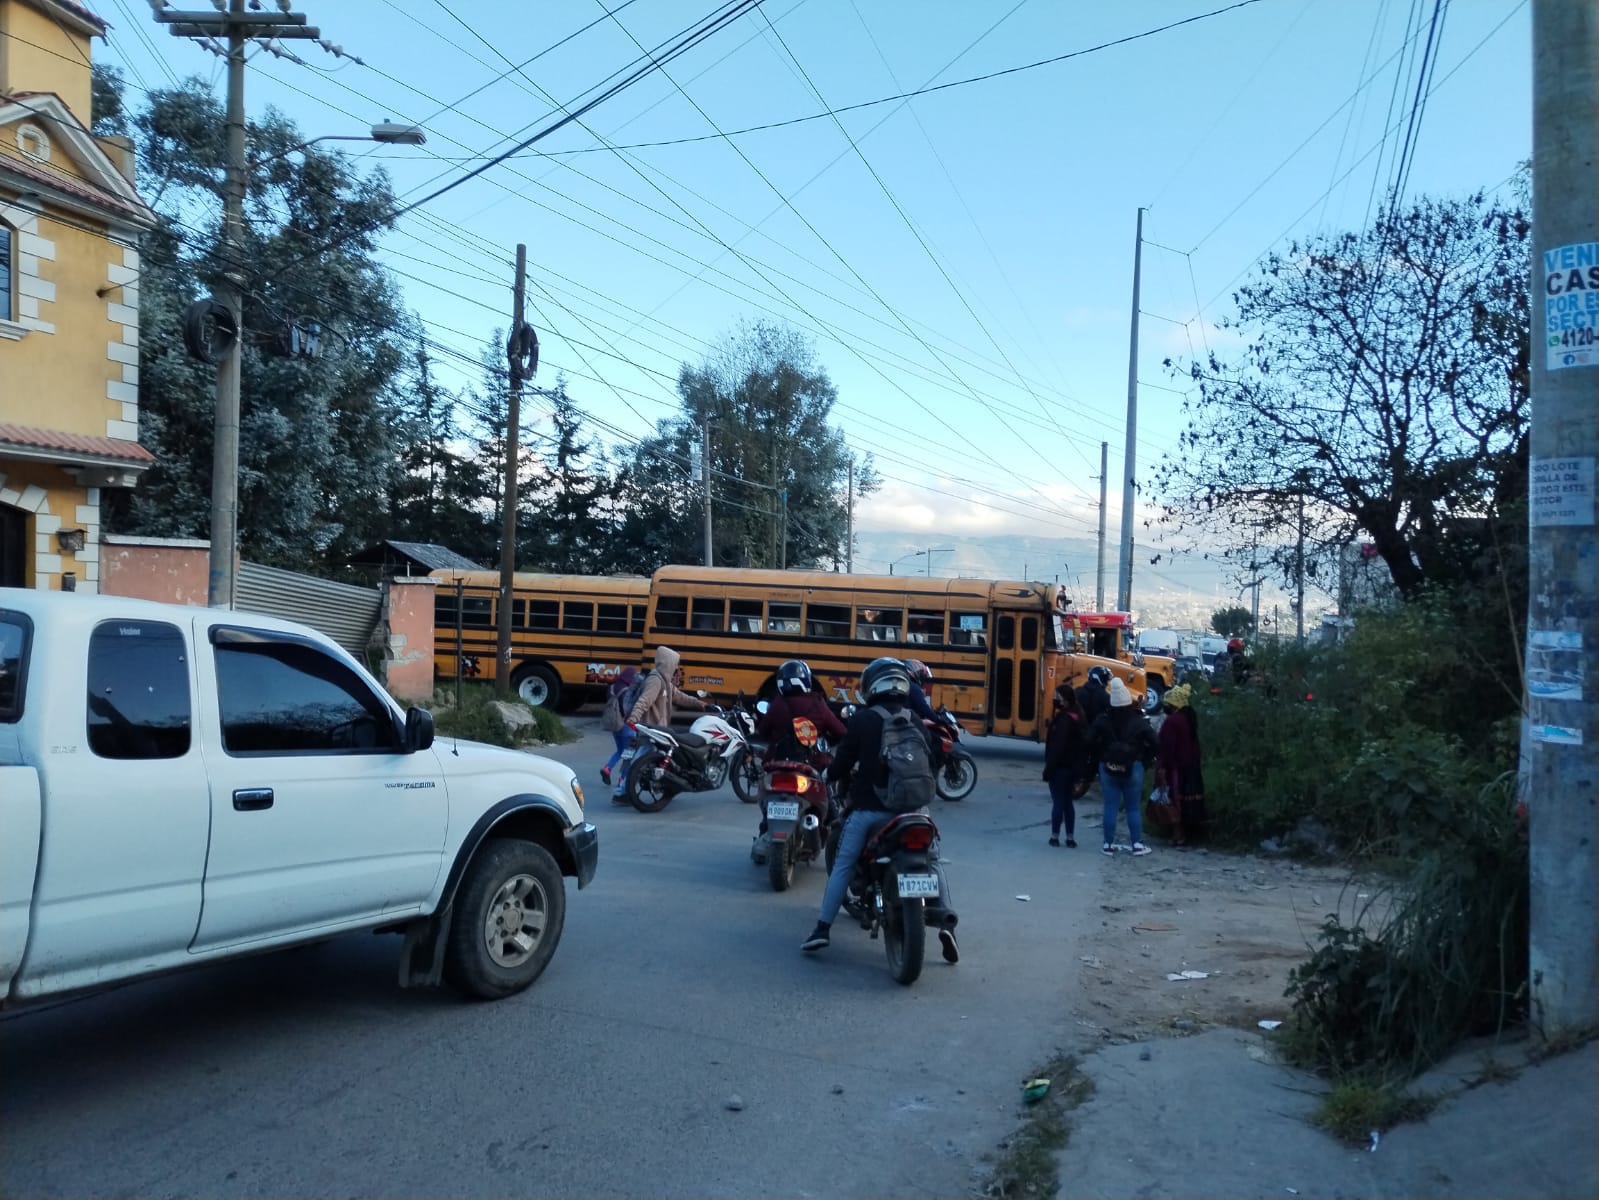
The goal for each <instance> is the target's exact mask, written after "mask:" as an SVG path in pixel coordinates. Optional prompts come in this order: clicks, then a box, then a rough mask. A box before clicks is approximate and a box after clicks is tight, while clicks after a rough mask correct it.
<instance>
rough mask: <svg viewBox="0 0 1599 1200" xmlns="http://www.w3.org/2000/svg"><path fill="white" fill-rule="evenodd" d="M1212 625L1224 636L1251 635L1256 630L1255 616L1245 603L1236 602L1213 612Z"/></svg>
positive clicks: (1211, 616)
mask: <svg viewBox="0 0 1599 1200" xmlns="http://www.w3.org/2000/svg"><path fill="white" fill-rule="evenodd" d="M1210 627H1211V628H1212V629H1214V630H1215V631H1216V632H1217V634H1219V635H1220V636H1221V637H1224V638H1235V637H1249V636H1251V635H1252V634H1253V633H1254V632H1255V618H1254V616H1253V615H1252V614H1251V613H1250V611H1249V610H1248V609H1247V608H1245V607H1244V606H1243V605H1241V604H1235V605H1233V606H1232V607H1230V608H1218V609H1217V610H1216V611H1215V612H1213V613H1211V614H1210Z"/></svg>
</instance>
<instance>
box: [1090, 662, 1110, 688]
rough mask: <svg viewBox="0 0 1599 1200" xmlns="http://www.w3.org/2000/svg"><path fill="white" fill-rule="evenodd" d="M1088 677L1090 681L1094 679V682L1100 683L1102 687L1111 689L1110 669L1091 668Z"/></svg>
mask: <svg viewBox="0 0 1599 1200" xmlns="http://www.w3.org/2000/svg"><path fill="white" fill-rule="evenodd" d="M1088 677H1089V678H1090V679H1092V680H1093V681H1094V682H1096V683H1098V684H1099V685H1100V687H1109V686H1110V668H1109V667H1093V668H1091V669H1090V670H1089V672H1088Z"/></svg>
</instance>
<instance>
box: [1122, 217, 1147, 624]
mask: <svg viewBox="0 0 1599 1200" xmlns="http://www.w3.org/2000/svg"><path fill="white" fill-rule="evenodd" d="M1143 261H1144V210H1143V209H1139V210H1138V234H1137V237H1136V238H1135V240H1134V241H1133V328H1132V336H1131V337H1130V338H1129V340H1128V346H1127V449H1126V450H1125V451H1123V453H1122V554H1121V570H1120V571H1118V572H1117V578H1118V579H1119V580H1120V581H1121V596H1120V597H1119V598H1118V600H1117V602H1116V607H1117V608H1119V609H1121V610H1122V611H1124V612H1130V611H1132V607H1133V515H1134V514H1133V505H1134V497H1133V479H1134V476H1135V475H1136V474H1137V472H1138V283H1139V274H1140V272H1141V271H1142V268H1143Z"/></svg>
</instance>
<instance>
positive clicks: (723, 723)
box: [621, 706, 752, 813]
mask: <svg viewBox="0 0 1599 1200" xmlns="http://www.w3.org/2000/svg"><path fill="white" fill-rule="evenodd" d="M739 707H740V708H741V707H742V706H739ZM729 717H731V718H732V719H731V720H729ZM746 717H747V714H744V713H741V712H740V711H738V710H737V709H736V710H735V711H734V712H733V713H731V714H729V713H724V712H723V710H722V709H720V708H713V709H711V710H710V711H709V712H707V713H706V714H705V715H704V716H702V717H700V718H699V719H698V720H696V721H695V722H694V724H692V725H690V726H689V728H688V732H687V733H674V732H673V731H672V730H671V729H668V728H666V727H665V726H661V725H635V726H633V729H634V733H635V736H634V738H633V744H632V745H631V746H629V747H628V749H627V750H626V751H625V752H624V753H623V756H622V758H623V761H622V763H621V769H622V770H624V771H626V772H627V793H626V795H627V800H628V803H629V804H631V805H632V806H633V807H634V808H636V809H638V811H639V812H643V813H652V812H660V811H661V809H663V808H665V807H666V806H667V805H668V804H670V803H671V802H672V801H673V799H675V798H676V797H677V795H678V793H680V792H714V791H715V790H716V789H717V788H719V787H721V786H722V782H723V780H725V779H727V778H728V777H730V776H731V777H732V778H733V780H734V785H733V786H734V790H735V791H737V790H738V787H739V784H738V780H739V778H740V776H741V774H742V773H743V772H744V770H745V766H746V764H747V762H748V761H749V760H750V759H751V758H752V753H751V750H750V742H749V737H748V735H747V734H746V733H745V732H744V730H745V729H746V728H749V727H751V726H750V724H749V722H748V721H747V720H746V719H745V718H746ZM742 794H743V793H742V792H740V796H742Z"/></svg>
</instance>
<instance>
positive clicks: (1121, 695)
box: [1109, 679, 1133, 708]
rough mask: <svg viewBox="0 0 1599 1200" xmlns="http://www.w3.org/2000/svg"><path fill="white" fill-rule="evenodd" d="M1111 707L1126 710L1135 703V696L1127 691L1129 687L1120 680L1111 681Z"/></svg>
mask: <svg viewBox="0 0 1599 1200" xmlns="http://www.w3.org/2000/svg"><path fill="white" fill-rule="evenodd" d="M1109 691H1110V706H1111V707H1112V708H1126V707H1127V706H1128V705H1129V704H1131V703H1132V702H1133V694H1132V693H1131V692H1129V691H1128V690H1127V685H1126V684H1125V683H1123V682H1122V681H1121V680H1120V679H1112V680H1111V681H1110V688H1109Z"/></svg>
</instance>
